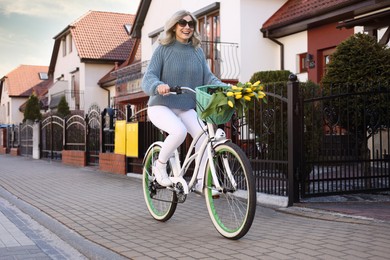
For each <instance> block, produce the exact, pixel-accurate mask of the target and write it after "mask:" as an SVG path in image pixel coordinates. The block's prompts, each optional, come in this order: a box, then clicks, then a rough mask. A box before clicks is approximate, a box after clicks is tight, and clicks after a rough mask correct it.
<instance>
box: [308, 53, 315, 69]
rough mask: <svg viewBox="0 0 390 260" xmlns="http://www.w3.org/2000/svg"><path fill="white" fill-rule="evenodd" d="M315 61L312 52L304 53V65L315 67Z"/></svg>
mask: <svg viewBox="0 0 390 260" xmlns="http://www.w3.org/2000/svg"><path fill="white" fill-rule="evenodd" d="M315 66H316V62H315V61H314V56H313V54H309V53H308V54H306V67H307V68H310V69H312V68H315Z"/></svg>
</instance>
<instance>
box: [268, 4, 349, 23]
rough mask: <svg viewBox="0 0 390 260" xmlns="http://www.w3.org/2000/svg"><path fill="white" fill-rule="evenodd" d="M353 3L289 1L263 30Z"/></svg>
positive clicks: (269, 20) (270, 19)
mask: <svg viewBox="0 0 390 260" xmlns="http://www.w3.org/2000/svg"><path fill="white" fill-rule="evenodd" d="M352 2H356V0H288V1H287V2H286V3H285V4H284V5H283V6H282V7H280V8H279V10H278V11H276V12H275V13H274V14H273V15H272V16H271V17H270V18H269V19H268V20H267V21H266V22H265V23H264V24H263V28H269V27H271V26H277V25H282V24H288V23H291V22H293V21H297V20H299V19H302V20H303V19H306V18H309V17H312V16H314V15H318V14H319V13H322V12H324V11H326V10H328V9H331V8H337V7H339V6H342V5H345V4H348V3H352Z"/></svg>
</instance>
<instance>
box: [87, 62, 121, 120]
mask: <svg viewBox="0 0 390 260" xmlns="http://www.w3.org/2000/svg"><path fill="white" fill-rule="evenodd" d="M113 66H114V65H112V64H111V65H109V64H108V65H107V64H92V63H83V65H82V66H81V68H80V89H81V90H84V101H85V106H84V110H85V113H87V112H88V109H89V108H90V107H91V106H92V105H98V106H99V107H100V109H101V110H103V109H104V108H106V107H107V106H108V105H109V104H108V91H107V90H105V89H103V88H101V87H100V86H99V85H98V84H97V82H98V81H99V80H100V79H101V78H102V77H103V76H105V75H106V74H107V73H108V72H109V71H110V70H111V69H112V68H113Z"/></svg>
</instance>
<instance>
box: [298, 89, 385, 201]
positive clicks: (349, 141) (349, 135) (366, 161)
mask: <svg viewBox="0 0 390 260" xmlns="http://www.w3.org/2000/svg"><path fill="white" fill-rule="evenodd" d="M322 89H323V91H322V92H320V93H318V92H317V93H313V95H312V97H310V98H307V99H305V100H304V101H303V106H304V111H305V114H304V115H303V116H304V117H306V118H310V124H308V125H304V126H303V127H304V132H303V138H302V141H303V142H302V143H303V158H302V167H301V174H300V183H301V196H303V197H306V196H321V195H330V194H340V193H343V194H344V193H356V192H367V191H369V192H372V191H380V190H389V189H390V157H389V146H390V131H389V127H390V91H389V88H388V87H382V86H378V85H377V86H369V87H364V89H366V90H365V91H361V90H360V91H357V89H358V88H357V87H356V86H354V85H351V84H342V85H331V86H323V87H322ZM367 89H369V90H367ZM324 90H327V91H324Z"/></svg>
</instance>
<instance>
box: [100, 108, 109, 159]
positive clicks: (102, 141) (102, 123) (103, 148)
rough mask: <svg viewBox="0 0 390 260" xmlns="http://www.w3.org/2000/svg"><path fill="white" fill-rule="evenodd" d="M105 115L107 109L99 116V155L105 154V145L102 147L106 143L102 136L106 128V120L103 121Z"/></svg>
mask: <svg viewBox="0 0 390 260" xmlns="http://www.w3.org/2000/svg"><path fill="white" fill-rule="evenodd" d="M106 113H107V109H104V110H103V111H102V113H101V114H100V153H105V152H106V149H105V145H104V144H105V142H106V138H105V136H104V128H105V127H106V120H105V116H106Z"/></svg>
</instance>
